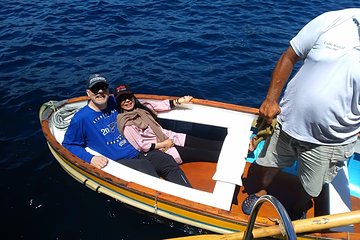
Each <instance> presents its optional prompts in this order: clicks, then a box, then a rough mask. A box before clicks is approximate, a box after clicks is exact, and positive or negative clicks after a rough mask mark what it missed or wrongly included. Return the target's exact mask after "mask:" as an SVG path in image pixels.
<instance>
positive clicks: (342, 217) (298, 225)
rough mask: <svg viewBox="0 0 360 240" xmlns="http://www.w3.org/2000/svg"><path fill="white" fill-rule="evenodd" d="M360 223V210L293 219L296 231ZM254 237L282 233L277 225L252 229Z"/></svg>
mask: <svg viewBox="0 0 360 240" xmlns="http://www.w3.org/2000/svg"><path fill="white" fill-rule="evenodd" d="M357 223H360V210H358V211H353V212H349V213H339V214H332V215H324V216H320V217H314V218H309V219H303V220H296V221H293V222H292V224H293V226H294V230H295V232H296V233H305V232H315V231H319V230H324V229H329V228H334V227H340V226H347V225H351V224H357ZM252 233H253V236H254V238H262V237H270V236H276V235H280V234H282V232H281V229H280V227H279V225H276V226H270V227H262V228H257V229H254V230H253V231H252ZM243 236H244V232H237V233H229V234H224V235H219V234H203V235H196V236H187V237H179V238H169V239H168V240H200V239H201V240H241V239H242V238H243Z"/></svg>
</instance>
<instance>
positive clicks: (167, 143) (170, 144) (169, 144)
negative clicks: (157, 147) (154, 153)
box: [161, 139, 174, 149]
mask: <svg viewBox="0 0 360 240" xmlns="http://www.w3.org/2000/svg"><path fill="white" fill-rule="evenodd" d="M161 145H162V148H166V149H168V148H171V147H173V146H174V141H173V140H172V139H166V140H165V141H163V142H162V144H161Z"/></svg>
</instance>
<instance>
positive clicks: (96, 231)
mask: <svg viewBox="0 0 360 240" xmlns="http://www.w3.org/2000/svg"><path fill="white" fill-rule="evenodd" d="M359 5H360V4H359V2H358V0H356V1H355V0H342V1H335V0H329V1H320V0H312V1H295V0H287V1H283V0H281V1H280V0H253V1H245V0H237V1H236V0H223V1H216V0H213V1H195V0H172V1H164V0H159V1H155V0H146V1H143V0H139V1H125V0H124V1H120V0H118V1H115V0H107V1H106V0H104V1H93V0H88V1H78V0H72V1H69V0H62V1H58V0H47V1H46V0H41V1H40V0H32V1H17V0H13V1H9V0H3V1H2V2H1V8H0V84H1V85H0V86H1V89H2V93H1V94H0V113H1V117H0V154H1V155H0V156H1V157H0V190H1V193H0V217H1V219H2V221H1V222H2V223H1V225H0V235H1V239H163V238H170V237H179V236H186V235H189V234H190V233H189V231H186V230H185V229H182V228H178V227H176V225H172V224H170V225H169V224H162V223H161V222H160V220H157V219H156V218H153V217H151V216H150V217H149V216H145V215H143V214H141V213H138V212H136V211H134V210H133V209H128V208H127V207H125V206H124V205H122V204H121V203H118V202H115V201H114V200H112V199H110V198H108V197H106V196H103V195H100V194H97V193H95V192H93V191H92V190H90V189H88V188H86V187H84V186H82V185H81V184H80V183H78V182H76V181H75V180H74V179H72V178H71V177H70V176H69V175H68V174H67V173H65V171H64V170H62V169H61V167H60V166H59V164H58V163H57V162H56V161H55V159H54V158H53V157H52V155H51V153H50V152H49V150H48V147H47V145H46V142H45V139H44V137H43V135H42V132H41V129H40V124H39V119H38V110H39V108H40V106H41V104H42V103H44V102H46V101H49V100H62V99H66V98H70V97H76V96H79V95H84V94H85V79H86V78H87V77H88V75H89V74H91V73H102V74H104V75H105V76H106V77H107V78H108V79H109V80H110V82H111V84H112V86H115V84H119V83H123V82H125V83H128V84H130V85H131V86H132V88H133V89H134V91H135V92H137V93H152V94H163V95H171V96H182V95H185V94H186V95H193V96H194V97H197V98H205V99H210V100H220V101H224V102H229V103H234V104H240V105H246V106H251V107H258V106H259V105H260V103H261V101H262V100H263V98H264V96H265V94H266V91H267V86H268V82H269V79H270V76H271V73H272V69H273V67H274V65H275V63H276V61H277V59H278V58H279V56H280V54H281V53H282V51H283V50H285V49H286V48H287V46H288V43H289V40H290V39H291V38H292V37H293V36H294V35H295V34H296V32H297V31H298V30H299V29H300V28H301V27H302V26H303V25H304V24H305V23H306V22H308V21H310V20H311V19H312V18H314V17H315V16H317V15H319V14H320V13H323V12H325V11H330V10H337V9H342V8H348V7H359Z"/></svg>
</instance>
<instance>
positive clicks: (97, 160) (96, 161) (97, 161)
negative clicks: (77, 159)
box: [90, 156, 109, 169]
mask: <svg viewBox="0 0 360 240" xmlns="http://www.w3.org/2000/svg"><path fill="white" fill-rule="evenodd" d="M108 162H109V160H107V159H106V158H105V157H102V156H93V158H92V159H91V161H90V164H91V165H93V166H94V167H97V168H99V169H102V168H104V167H105V166H106V165H107V164H108Z"/></svg>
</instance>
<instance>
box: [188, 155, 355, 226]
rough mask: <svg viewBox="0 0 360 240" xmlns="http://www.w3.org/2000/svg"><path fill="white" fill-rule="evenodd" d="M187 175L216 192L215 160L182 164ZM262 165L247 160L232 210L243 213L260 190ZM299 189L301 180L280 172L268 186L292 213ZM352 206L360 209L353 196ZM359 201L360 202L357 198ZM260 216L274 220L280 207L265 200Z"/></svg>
mask: <svg viewBox="0 0 360 240" xmlns="http://www.w3.org/2000/svg"><path fill="white" fill-rule="evenodd" d="M181 168H182V169H183V170H184V172H185V174H186V176H187V177H188V179H189V181H190V182H191V184H192V186H193V187H194V188H196V189H199V190H202V191H207V192H212V191H213V189H214V187H215V181H214V180H213V179H212V176H213V175H214V173H215V171H216V164H215V163H208V162H192V163H185V164H182V165H181ZM260 168H261V167H260V166H258V165H256V164H251V163H249V162H247V163H246V166H245V170H244V173H243V176H242V179H243V186H241V187H237V188H236V190H235V193H234V199H233V203H232V207H231V210H230V211H231V212H236V213H239V214H243V212H242V210H241V205H242V202H243V201H244V200H245V198H246V197H247V196H248V195H249V194H252V193H255V192H257V191H258V190H259V186H260V179H261V169H260ZM299 188H302V186H301V183H300V181H299V179H298V177H297V176H294V175H291V174H288V173H285V172H280V174H278V175H277V176H276V177H275V179H274V181H273V182H272V184H271V185H270V186H269V188H268V194H269V195H272V196H274V197H276V198H277V199H278V200H279V201H280V202H281V203H282V204H283V206H284V207H285V209H286V210H287V212H288V213H289V212H290V210H291V209H292V206H293V204H294V202H295V200H296V199H297V198H298V194H299V190H298V189H299ZM351 200H352V209H353V210H360V202H359V199H356V198H354V197H351ZM355 200H356V201H355ZM321 204H322V203H321V202H320V198H319V199H317V198H315V199H313V200H312V201H311V204H309V210H308V211H307V216H306V217H307V218H310V217H314V216H315V209H316V206H321ZM259 215H260V216H263V217H266V218H268V219H270V221H272V220H273V219H278V218H279V215H278V214H277V211H276V209H275V208H274V207H273V206H272V205H271V204H270V203H264V204H263V206H262V207H261V208H260V211H259ZM354 232H360V224H356V225H355V226H354Z"/></svg>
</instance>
